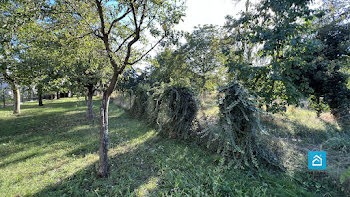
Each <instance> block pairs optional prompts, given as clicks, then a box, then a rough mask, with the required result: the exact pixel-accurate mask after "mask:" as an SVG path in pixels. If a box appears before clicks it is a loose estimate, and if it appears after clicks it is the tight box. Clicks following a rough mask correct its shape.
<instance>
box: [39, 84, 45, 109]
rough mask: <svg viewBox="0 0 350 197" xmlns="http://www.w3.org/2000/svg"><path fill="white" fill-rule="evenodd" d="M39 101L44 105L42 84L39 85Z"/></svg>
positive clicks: (40, 104)
mask: <svg viewBox="0 0 350 197" xmlns="http://www.w3.org/2000/svg"><path fill="white" fill-rule="evenodd" d="M38 101H39V106H43V105H44V104H43V87H42V85H41V84H39V85H38Z"/></svg>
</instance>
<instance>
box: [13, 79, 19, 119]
mask: <svg viewBox="0 0 350 197" xmlns="http://www.w3.org/2000/svg"><path fill="white" fill-rule="evenodd" d="M12 92H13V107H14V108H13V113H14V114H19V113H21V94H20V92H19V89H18V87H17V86H16V85H15V84H13V85H12Z"/></svg>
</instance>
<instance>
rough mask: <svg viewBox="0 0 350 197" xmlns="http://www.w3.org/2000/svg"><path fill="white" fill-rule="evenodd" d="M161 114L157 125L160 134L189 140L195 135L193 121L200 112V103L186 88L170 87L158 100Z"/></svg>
mask: <svg viewBox="0 0 350 197" xmlns="http://www.w3.org/2000/svg"><path fill="white" fill-rule="evenodd" d="M158 103H160V105H161V106H160V109H161V110H160V113H159V114H158V119H157V123H158V124H159V130H160V134H162V135H164V136H169V137H173V138H180V139H188V138H190V137H191V136H192V135H193V134H191V133H192V130H191V127H192V121H193V120H194V119H195V117H196V115H197V112H198V102H197V100H196V98H195V95H194V94H193V92H192V91H191V90H190V89H188V88H186V87H179V86H168V87H166V88H165V90H164V92H163V94H162V95H161V97H160V98H159V100H158Z"/></svg>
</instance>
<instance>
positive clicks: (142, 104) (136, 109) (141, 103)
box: [130, 84, 150, 118]
mask: <svg viewBox="0 0 350 197" xmlns="http://www.w3.org/2000/svg"><path fill="white" fill-rule="evenodd" d="M149 89H150V87H149V85H146V84H139V85H138V86H137V88H136V90H135V92H134V95H135V98H134V102H133V104H132V106H131V108H130V113H131V114H133V115H134V116H136V117H139V118H142V117H144V116H146V115H147V114H146V108H147V105H146V103H147V100H148V94H147V93H148V91H149Z"/></svg>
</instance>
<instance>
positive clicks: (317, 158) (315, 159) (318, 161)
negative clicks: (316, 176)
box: [312, 155, 322, 166]
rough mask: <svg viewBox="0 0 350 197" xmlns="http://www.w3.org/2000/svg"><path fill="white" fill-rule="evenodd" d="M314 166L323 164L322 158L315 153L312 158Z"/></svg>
mask: <svg viewBox="0 0 350 197" xmlns="http://www.w3.org/2000/svg"><path fill="white" fill-rule="evenodd" d="M312 166H322V158H321V157H320V156H318V155H315V156H314V157H313V160H312Z"/></svg>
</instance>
